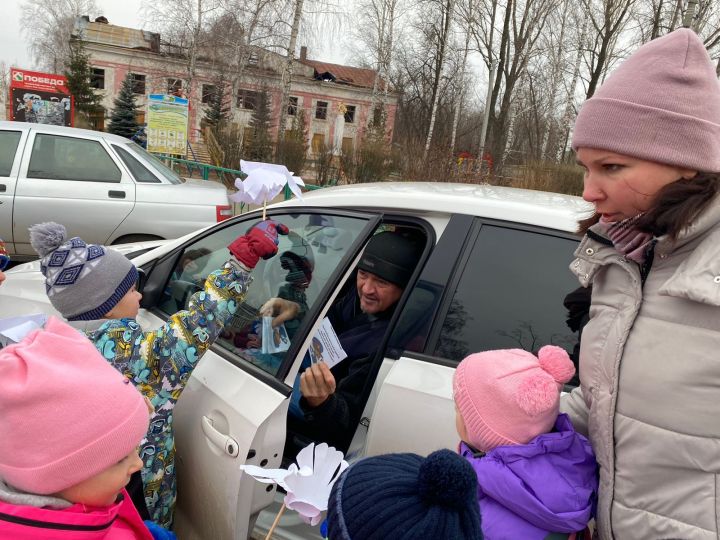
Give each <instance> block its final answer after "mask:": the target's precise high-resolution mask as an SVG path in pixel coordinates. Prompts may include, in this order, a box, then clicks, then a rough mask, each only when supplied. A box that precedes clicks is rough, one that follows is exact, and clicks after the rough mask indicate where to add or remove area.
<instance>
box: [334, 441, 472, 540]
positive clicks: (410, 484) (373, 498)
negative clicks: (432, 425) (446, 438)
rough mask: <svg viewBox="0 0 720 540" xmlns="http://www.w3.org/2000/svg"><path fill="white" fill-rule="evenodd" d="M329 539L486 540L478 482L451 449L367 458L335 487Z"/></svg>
mask: <svg viewBox="0 0 720 540" xmlns="http://www.w3.org/2000/svg"><path fill="white" fill-rule="evenodd" d="M327 520H328V538H329V540H385V539H390V538H392V540H482V538H483V535H482V529H481V527H480V507H479V503H478V498H477V477H476V475H475V471H474V470H473V468H472V466H471V465H470V464H469V463H468V462H467V461H466V460H465V459H463V458H462V457H460V456H458V455H457V454H456V453H454V452H451V451H450V450H439V451H437V452H433V453H432V454H430V455H429V456H428V457H427V458H423V457H421V456H418V455H417V454H387V455H384V456H377V457H371V458H367V459H363V460H361V461H359V462H357V463H356V464H355V465H353V466H352V467H350V468H349V469H348V470H347V471H345V472H344V473H343V475H342V476H341V477H340V478H339V479H338V481H337V482H336V483H335V485H334V486H333V489H332V492H331V493H330V500H329V501H328V516H327Z"/></svg>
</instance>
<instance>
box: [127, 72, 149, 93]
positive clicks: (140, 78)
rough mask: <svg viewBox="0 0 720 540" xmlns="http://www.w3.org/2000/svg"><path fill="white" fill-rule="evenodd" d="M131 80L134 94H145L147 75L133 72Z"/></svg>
mask: <svg viewBox="0 0 720 540" xmlns="http://www.w3.org/2000/svg"><path fill="white" fill-rule="evenodd" d="M130 81H131V82H132V91H133V94H141V95H145V75H141V74H140V73H131V74H130Z"/></svg>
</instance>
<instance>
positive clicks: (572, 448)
mask: <svg viewBox="0 0 720 540" xmlns="http://www.w3.org/2000/svg"><path fill="white" fill-rule="evenodd" d="M574 374H575V367H574V366H573V363H572V361H571V360H570V357H569V356H568V354H567V352H565V351H564V350H563V349H561V348H560V347H555V346H552V345H548V346H545V347H543V348H541V349H540V351H539V352H538V356H537V357H536V356H535V355H533V354H532V353H529V352H527V351H524V350H521V349H510V350H499V351H486V352H482V353H478V354H472V355H470V356H468V357H467V358H465V360H463V361H462V362H461V363H460V365H459V366H458V368H457V370H456V371H455V378H454V381H453V386H454V389H453V390H454V392H453V393H454V397H455V407H456V425H457V430H458V434H459V435H460V438H461V439H462V441H461V443H460V449H459V452H460V455H462V456H463V457H464V458H465V459H467V460H468V461H469V462H470V464H471V465H472V467H473V469H474V470H475V473H476V474H477V477H478V500H479V505H480V515H481V516H482V529H483V535H484V536H485V539H486V540H515V539H517V538H522V539H523V540H544V539H545V538H555V539H562V538H575V534H576V533H577V532H580V531H583V530H584V529H585V527H586V526H587V524H588V522H589V521H590V519H592V517H593V511H594V508H595V502H596V492H597V484H598V481H597V464H596V462H595V456H594V454H593V451H592V448H591V447H590V443H589V442H588V440H587V439H586V438H585V437H583V436H582V435H579V434H578V433H576V432H575V431H574V430H573V427H572V424H571V423H570V420H569V419H568V417H567V416H566V415H564V414H561V415H559V416H558V408H559V403H560V390H561V389H562V387H563V385H564V384H565V383H567V382H568V381H569V380H570V379H571V378H572V376H573V375H574Z"/></svg>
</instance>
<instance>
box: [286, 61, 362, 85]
mask: <svg viewBox="0 0 720 540" xmlns="http://www.w3.org/2000/svg"><path fill="white" fill-rule="evenodd" d="M300 63H301V64H305V65H306V66H310V67H311V68H313V69H314V70H315V78H316V79H319V80H331V81H333V82H335V83H338V84H347V85H350V86H359V87H361V88H372V87H373V85H374V84H375V70H374V69H363V68H357V67H352V66H342V65H340V64H330V63H329V62H321V61H319V60H300Z"/></svg>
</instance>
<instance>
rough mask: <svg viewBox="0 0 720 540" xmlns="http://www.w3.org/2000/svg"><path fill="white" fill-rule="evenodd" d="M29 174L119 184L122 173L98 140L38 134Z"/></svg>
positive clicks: (54, 178) (36, 176) (30, 176)
mask: <svg viewBox="0 0 720 540" xmlns="http://www.w3.org/2000/svg"><path fill="white" fill-rule="evenodd" d="M27 176H28V178H49V179H52V180H76V181H80V182H115V183H117V182H120V180H121V178H122V173H121V172H120V169H119V168H118V166H117V165H116V164H115V162H114V161H113V160H112V158H111V157H110V155H109V154H108V153H107V151H106V150H105V148H103V146H102V144H100V143H99V142H98V141H93V140H89V139H78V138H76V137H62V136H59V135H48V134H45V133H39V134H38V135H36V136H35V142H34V143H33V149H32V154H31V155H30V165H29V166H28V172H27Z"/></svg>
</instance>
